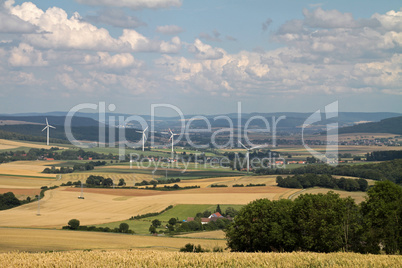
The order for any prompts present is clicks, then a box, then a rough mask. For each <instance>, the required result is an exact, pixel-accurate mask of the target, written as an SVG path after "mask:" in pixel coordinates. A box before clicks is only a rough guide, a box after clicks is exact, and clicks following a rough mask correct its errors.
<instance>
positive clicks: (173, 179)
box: [135, 178, 181, 186]
mask: <svg viewBox="0 0 402 268" xmlns="http://www.w3.org/2000/svg"><path fill="white" fill-rule="evenodd" d="M180 181H181V180H180V178H177V179H175V178H169V179H160V180H151V181H146V180H143V181H142V182H136V183H135V186H144V185H158V184H171V183H175V182H180Z"/></svg>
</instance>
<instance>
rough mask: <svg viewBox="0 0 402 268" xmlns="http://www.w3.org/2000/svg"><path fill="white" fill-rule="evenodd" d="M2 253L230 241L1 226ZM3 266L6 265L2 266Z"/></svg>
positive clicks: (174, 248)
mask: <svg viewBox="0 0 402 268" xmlns="http://www.w3.org/2000/svg"><path fill="white" fill-rule="evenodd" d="M0 237H1V239H0V252H2V253H4V252H16V251H19V252H43V251H67V250H88V249H91V250H95V249H103V250H113V249H153V250H158V251H179V249H180V248H181V247H183V246H184V245H185V244H187V243H193V244H194V243H196V244H197V245H198V244H200V245H201V246H202V247H203V248H206V249H209V250H212V249H213V248H214V247H221V248H225V247H226V241H225V240H223V239H221V240H216V239H202V238H196V239H190V238H186V237H183V238H171V237H163V236H162V237H156V236H149V235H147V236H144V235H128V234H116V233H103V232H84V231H69V230H43V229H23V228H0ZM0 267H4V266H2V265H1V261H0Z"/></svg>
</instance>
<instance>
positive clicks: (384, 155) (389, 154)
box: [366, 151, 402, 161]
mask: <svg viewBox="0 0 402 268" xmlns="http://www.w3.org/2000/svg"><path fill="white" fill-rule="evenodd" d="M401 158H402V151H376V152H371V153H367V154H366V159H367V161H387V160H394V159H401Z"/></svg>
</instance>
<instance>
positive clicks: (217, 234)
mask: <svg viewBox="0 0 402 268" xmlns="http://www.w3.org/2000/svg"><path fill="white" fill-rule="evenodd" d="M174 237H189V238H209V239H225V233H224V232H223V231H222V230H218V231H210V232H205V231H204V232H199V233H188V234H182V235H175V236H174Z"/></svg>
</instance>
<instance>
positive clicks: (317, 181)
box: [276, 173, 368, 192]
mask: <svg viewBox="0 0 402 268" xmlns="http://www.w3.org/2000/svg"><path fill="white" fill-rule="evenodd" d="M276 183H277V184H278V186H279V187H285V188H300V189H302V188H311V187H315V186H319V187H324V188H330V189H335V190H345V191H362V192H365V191H367V188H368V183H367V181H366V180H365V179H346V178H343V177H342V178H340V179H336V178H334V177H332V176H331V175H327V174H322V175H319V174H311V173H308V174H298V175H295V176H287V177H286V178H283V177H282V176H278V177H276Z"/></svg>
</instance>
